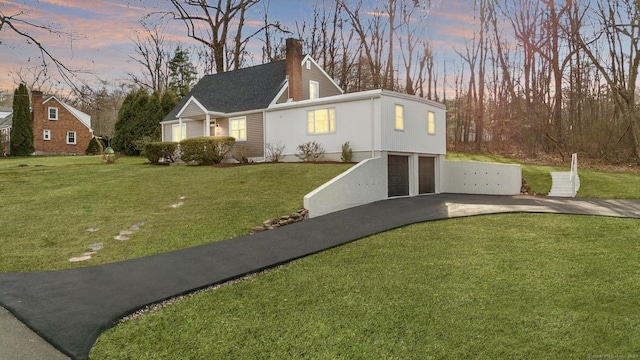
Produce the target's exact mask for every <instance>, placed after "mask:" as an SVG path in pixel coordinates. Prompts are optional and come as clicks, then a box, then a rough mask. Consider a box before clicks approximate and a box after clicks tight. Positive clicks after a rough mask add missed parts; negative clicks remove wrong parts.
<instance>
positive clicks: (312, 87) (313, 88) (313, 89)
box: [309, 80, 320, 99]
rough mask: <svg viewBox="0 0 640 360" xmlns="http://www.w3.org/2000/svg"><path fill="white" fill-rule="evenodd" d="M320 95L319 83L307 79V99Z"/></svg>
mask: <svg viewBox="0 0 640 360" xmlns="http://www.w3.org/2000/svg"><path fill="white" fill-rule="evenodd" d="M319 97H320V84H319V83H318V82H317V81H313V80H311V81H309V99H317V98H319Z"/></svg>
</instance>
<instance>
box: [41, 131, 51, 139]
mask: <svg viewBox="0 0 640 360" xmlns="http://www.w3.org/2000/svg"><path fill="white" fill-rule="evenodd" d="M42 139H44V140H51V130H49V129H44V130H42Z"/></svg>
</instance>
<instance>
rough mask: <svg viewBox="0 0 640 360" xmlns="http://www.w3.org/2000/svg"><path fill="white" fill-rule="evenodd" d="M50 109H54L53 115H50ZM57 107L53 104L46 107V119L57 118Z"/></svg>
mask: <svg viewBox="0 0 640 360" xmlns="http://www.w3.org/2000/svg"><path fill="white" fill-rule="evenodd" d="M51 110H55V113H56V114H55V117H52V116H51ZM58 113H59V111H58V108H57V107H55V106H49V108H48V109H47V119H49V120H58Z"/></svg>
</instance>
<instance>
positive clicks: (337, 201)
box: [304, 157, 388, 217]
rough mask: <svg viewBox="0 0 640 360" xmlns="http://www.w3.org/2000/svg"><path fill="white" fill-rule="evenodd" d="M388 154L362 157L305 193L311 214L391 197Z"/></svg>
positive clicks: (305, 199)
mask: <svg viewBox="0 0 640 360" xmlns="http://www.w3.org/2000/svg"><path fill="white" fill-rule="evenodd" d="M387 181H388V180H387V161H386V157H376V158H370V159H366V160H363V161H361V162H360V163H358V164H357V165H355V166H354V167H352V168H350V169H349V170H347V171H345V172H344V173H342V174H340V175H338V176H336V177H335V178H333V179H331V180H330V181H328V182H327V183H325V184H323V185H322V186H320V187H319V188H317V189H315V190H314V191H312V192H310V193H308V194H307V195H305V197H304V207H305V209H308V210H309V217H315V216H320V215H324V214H328V213H331V212H335V211H339V210H343V209H347V208H350V207H354V206H358V205H364V204H368V203H370V202H374V201H378V200H383V199H386V198H387V194H388V189H387V187H388V186H387Z"/></svg>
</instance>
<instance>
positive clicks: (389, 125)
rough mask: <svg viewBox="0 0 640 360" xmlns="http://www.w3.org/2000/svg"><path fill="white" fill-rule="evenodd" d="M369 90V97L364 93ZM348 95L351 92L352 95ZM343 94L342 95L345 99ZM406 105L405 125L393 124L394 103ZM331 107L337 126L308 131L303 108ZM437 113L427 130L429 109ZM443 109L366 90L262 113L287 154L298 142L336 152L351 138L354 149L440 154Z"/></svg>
mask: <svg viewBox="0 0 640 360" xmlns="http://www.w3.org/2000/svg"><path fill="white" fill-rule="evenodd" d="M369 94H370V96H369V97H367V96H368V95H369ZM350 95H351V96H350ZM345 99H346V100H345ZM396 104H399V105H402V106H404V123H405V128H404V131H396V130H395V129H394V121H395V114H394V108H395V105H396ZM329 107H333V108H335V118H336V131H335V132H334V133H329V134H318V135H315V134H308V133H307V111H308V110H315V109H324V108H329ZM429 111H432V112H433V113H434V114H435V125H436V132H435V134H433V135H429V134H428V133H427V130H428V126H427V122H428V120H427V119H428V113H429ZM445 128H446V126H445V110H444V106H442V105H439V104H435V103H434V104H430V103H428V102H427V101H425V100H423V99H419V98H414V97H409V96H407V95H403V94H395V93H390V92H380V91H378V92H367V93H366V94H365V95H358V94H348V95H343V96H341V97H334V98H325V99H319V100H318V101H305V102H304V103H302V104H300V103H297V104H290V105H289V104H287V105H284V104H283V106H279V107H277V108H276V109H273V110H268V111H267V113H266V124H265V139H266V142H267V143H277V142H278V141H281V142H282V143H283V144H284V145H285V154H286V155H292V154H295V153H296V148H297V147H298V145H300V144H303V143H305V142H308V141H316V142H318V143H320V144H321V145H322V146H323V147H324V149H325V150H326V152H327V153H338V154H339V153H340V152H341V147H342V144H344V143H345V142H347V141H349V142H350V144H351V148H352V149H353V151H356V152H357V151H392V152H394V151H395V152H405V153H421V154H434V155H441V154H445V153H446V134H445V131H446V130H445Z"/></svg>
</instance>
